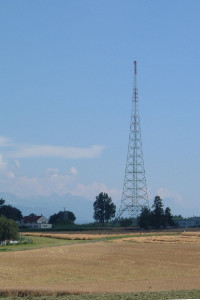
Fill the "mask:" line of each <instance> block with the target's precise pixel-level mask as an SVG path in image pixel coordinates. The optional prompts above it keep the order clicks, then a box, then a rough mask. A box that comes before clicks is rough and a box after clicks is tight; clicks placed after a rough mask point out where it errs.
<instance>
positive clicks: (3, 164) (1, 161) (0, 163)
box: [0, 154, 7, 170]
mask: <svg viewBox="0 0 200 300" xmlns="http://www.w3.org/2000/svg"><path fill="white" fill-rule="evenodd" d="M6 165H7V163H6V162H5V161H4V159H3V156H2V154H0V170H4V169H5V168H6Z"/></svg>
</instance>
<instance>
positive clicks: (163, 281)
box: [0, 234, 200, 295]
mask: <svg viewBox="0 0 200 300" xmlns="http://www.w3.org/2000/svg"><path fill="white" fill-rule="evenodd" d="M178 237H179V236H178ZM182 237H185V238H191V239H193V238H196V239H199V236H197V237H196V236H195V237H194V236H193V235H190V236H189V237H188V236H187V235H184V234H183V235H181V236H180V238H182ZM143 238H144V237H143V236H138V237H137V239H138V240H141V239H143ZM146 238H149V236H147V237H146ZM158 238H162V242H155V243H151V242H150V243H149V242H148V243H147V242H144V241H143V242H139V243H137V242H133V241H132V240H129V238H121V239H120V240H117V239H116V240H108V241H99V242H96V243H94V242H92V243H90V242H88V243H84V244H83V243H79V244H73V245H66V246H59V247H51V248H43V249H35V250H29V251H16V252H6V253H1V255H0V266H1V268H0V279H1V280H0V281H1V282H0V289H1V290H3V289H9V291H12V290H13V291H14V290H21V291H23V290H26V291H30V292H31V291H32V292H34V293H35V292H37V291H38V293H43V294H49V295H50V294H56V293H66V294H67V293H71V294H73V293H76V294H84V293H127V292H129V293H130V292H138V291H165V290H185V289H198V288H199V286H200V279H199V278H200V259H199V258H200V244H199V242H197V240H196V242H191V243H185V242H180V241H175V242H163V240H164V236H162V237H161V236H159V237H158ZM168 238H176V239H177V236H167V237H166V239H168ZM131 239H132V238H131ZM166 239H165V240H166ZM141 241H142V240H141ZM181 241H182V240H181Z"/></svg>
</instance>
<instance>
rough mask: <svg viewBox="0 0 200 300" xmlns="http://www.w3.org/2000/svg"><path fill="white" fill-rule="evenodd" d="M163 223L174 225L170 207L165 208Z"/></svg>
mask: <svg viewBox="0 0 200 300" xmlns="http://www.w3.org/2000/svg"><path fill="white" fill-rule="evenodd" d="M165 224H166V225H169V226H174V225H175V222H174V220H173V216H172V214H171V209H170V208H169V207H166V209H165Z"/></svg>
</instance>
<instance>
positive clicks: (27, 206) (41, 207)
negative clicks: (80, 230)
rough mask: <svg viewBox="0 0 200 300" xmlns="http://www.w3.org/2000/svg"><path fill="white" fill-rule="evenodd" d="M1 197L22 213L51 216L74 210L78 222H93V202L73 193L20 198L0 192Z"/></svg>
mask: <svg viewBox="0 0 200 300" xmlns="http://www.w3.org/2000/svg"><path fill="white" fill-rule="evenodd" d="M0 198H3V199H4V200H6V203H5V204H10V205H12V206H15V207H16V208H18V209H20V210H21V212H22V214H23V215H24V216H25V215H29V214H30V213H35V214H38V215H41V214H43V215H44V216H45V217H47V218H49V216H50V215H52V214H54V213H57V212H59V211H60V210H64V209H65V210H69V211H72V212H73V213H74V214H75V216H76V223H87V222H93V221H94V219H93V202H91V201H90V200H87V199H85V198H82V197H78V196H73V195H71V194H65V195H61V196H60V195H58V194H55V193H54V194H52V195H50V196H47V197H44V196H42V197H41V196H32V197H27V198H20V197H17V196H15V195H13V194H9V193H0Z"/></svg>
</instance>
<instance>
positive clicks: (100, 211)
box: [93, 193, 175, 229]
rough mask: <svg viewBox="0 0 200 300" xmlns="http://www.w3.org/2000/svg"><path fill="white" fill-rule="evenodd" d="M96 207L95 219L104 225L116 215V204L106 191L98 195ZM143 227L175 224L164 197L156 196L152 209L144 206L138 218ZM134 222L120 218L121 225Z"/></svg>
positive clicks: (128, 224) (94, 205)
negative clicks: (164, 205)
mask: <svg viewBox="0 0 200 300" xmlns="http://www.w3.org/2000/svg"><path fill="white" fill-rule="evenodd" d="M93 207H94V216H93V217H94V219H95V220H96V221H98V222H99V223H101V224H102V225H104V223H105V222H109V221H110V220H111V219H113V218H114V217H115V213H116V206H115V204H114V203H113V202H112V199H111V197H109V196H108V194H106V193H100V194H99V195H98V196H97V197H96V201H95V202H94V204H93ZM136 222H137V223H138V225H139V226H140V227H141V228H145V229H147V228H149V227H153V228H161V227H163V228H165V227H166V226H174V225H175V223H174V221H173V216H172V214H171V209H170V208H169V207H167V208H166V209H165V210H164V208H163V203H162V199H161V198H160V197H159V196H156V197H155V199H154V204H153V206H152V210H151V209H150V208H149V207H146V206H144V207H142V208H141V213H140V215H139V216H138V219H137V220H136ZM132 224H133V220H132V219H128V218H122V219H121V220H120V225H121V226H130V225H132Z"/></svg>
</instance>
